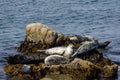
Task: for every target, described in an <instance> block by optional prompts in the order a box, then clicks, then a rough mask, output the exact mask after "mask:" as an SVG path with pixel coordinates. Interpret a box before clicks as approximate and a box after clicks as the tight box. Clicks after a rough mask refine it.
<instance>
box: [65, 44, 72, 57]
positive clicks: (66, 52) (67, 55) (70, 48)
mask: <svg viewBox="0 0 120 80" xmlns="http://www.w3.org/2000/svg"><path fill="white" fill-rule="evenodd" d="M73 47H74V45H73V44H69V45H68V46H67V47H66V49H65V51H64V53H63V56H64V57H67V58H70V57H71V55H72V54H73Z"/></svg>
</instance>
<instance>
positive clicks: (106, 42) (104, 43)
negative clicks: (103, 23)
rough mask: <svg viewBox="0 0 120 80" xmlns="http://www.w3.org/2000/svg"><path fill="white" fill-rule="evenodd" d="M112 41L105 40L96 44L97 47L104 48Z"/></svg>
mask: <svg viewBox="0 0 120 80" xmlns="http://www.w3.org/2000/svg"><path fill="white" fill-rule="evenodd" d="M111 42H112V41H105V42H101V43H100V45H99V46H98V48H105V47H107V46H108V45H109V44H110V43H111Z"/></svg>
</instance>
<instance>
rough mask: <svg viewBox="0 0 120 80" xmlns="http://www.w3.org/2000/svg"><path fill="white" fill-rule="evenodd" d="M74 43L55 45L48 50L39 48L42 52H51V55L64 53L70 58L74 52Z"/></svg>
mask: <svg viewBox="0 0 120 80" xmlns="http://www.w3.org/2000/svg"><path fill="white" fill-rule="evenodd" d="M73 47H74V45H73V44H69V45H68V46H67V47H54V48H50V49H46V50H37V51H38V52H40V53H44V54H49V55H54V54H57V55H63V56H65V57H67V58H69V57H70V56H71V55H72V54H73Z"/></svg>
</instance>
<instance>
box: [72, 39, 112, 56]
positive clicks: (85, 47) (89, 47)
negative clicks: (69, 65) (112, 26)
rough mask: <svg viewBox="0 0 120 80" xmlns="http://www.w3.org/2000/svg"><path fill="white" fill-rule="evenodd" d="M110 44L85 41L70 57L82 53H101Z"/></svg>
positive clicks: (107, 42)
mask: <svg viewBox="0 0 120 80" xmlns="http://www.w3.org/2000/svg"><path fill="white" fill-rule="evenodd" d="M110 43H111V41H105V42H98V41H97V42H96V41H94V40H93V41H85V42H82V45H81V46H80V47H79V48H78V49H77V51H76V52H75V53H74V54H73V55H72V56H71V57H72V58H73V57H75V56H76V55H79V54H83V53H89V52H90V51H95V50H97V51H99V52H100V51H101V50H102V49H104V48H105V47H106V46H108V45H109V44H110Z"/></svg>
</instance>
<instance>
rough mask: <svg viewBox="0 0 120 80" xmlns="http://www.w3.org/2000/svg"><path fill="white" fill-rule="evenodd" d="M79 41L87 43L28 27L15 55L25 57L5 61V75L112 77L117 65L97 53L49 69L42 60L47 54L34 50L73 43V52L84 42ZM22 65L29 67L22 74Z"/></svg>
mask: <svg viewBox="0 0 120 80" xmlns="http://www.w3.org/2000/svg"><path fill="white" fill-rule="evenodd" d="M83 39H84V40H88V41H89V39H86V38H82V39H81V37H80V36H79V35H75V36H65V35H63V34H61V33H60V34H58V33H56V32H55V31H54V30H53V29H50V28H48V27H47V26H45V25H44V24H41V23H33V24H29V25H27V26H26V38H25V40H24V41H22V42H21V43H20V46H19V47H18V51H19V52H22V53H26V54H29V55H26V56H24V55H20V56H17V55H16V56H14V57H12V58H10V59H11V61H10V60H8V64H7V65H6V66H5V67H4V70H5V72H6V74H7V75H9V76H13V77H16V78H18V79H22V80H29V79H31V80H61V79H62V80H93V79H96V78H99V77H113V76H114V75H116V73H117V70H118V66H117V64H115V63H114V62H112V61H111V60H109V59H107V58H104V57H103V54H102V53H100V52H99V51H98V50H92V51H90V52H89V53H84V54H80V55H77V56H76V57H75V58H72V59H71V60H70V62H69V63H67V64H60V65H51V66H47V65H45V64H44V59H43V58H45V57H46V56H48V55H43V54H40V53H37V52H36V51H37V50H42V49H48V48H51V47H56V46H68V44H70V43H73V44H74V46H75V47H74V50H76V49H78V47H79V46H80V45H81V42H82V41H84V40H83ZM33 54H35V56H33ZM29 56H31V57H29ZM12 60H16V61H14V64H11V62H12ZM31 60H32V61H31ZM9 61H10V62H9ZM27 61H28V62H27ZM19 62H21V63H19ZM24 64H27V65H28V66H30V67H31V69H30V72H29V73H24V72H23V71H22V67H23V66H24Z"/></svg>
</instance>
